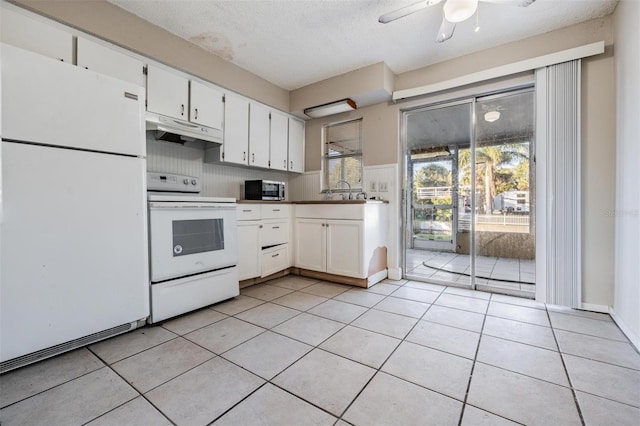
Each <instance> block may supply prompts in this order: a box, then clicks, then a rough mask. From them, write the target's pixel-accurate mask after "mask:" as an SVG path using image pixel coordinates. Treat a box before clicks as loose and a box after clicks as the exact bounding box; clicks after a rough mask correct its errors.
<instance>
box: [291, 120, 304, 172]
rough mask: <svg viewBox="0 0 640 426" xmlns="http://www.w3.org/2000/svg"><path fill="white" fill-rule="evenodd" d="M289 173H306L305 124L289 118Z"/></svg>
mask: <svg viewBox="0 0 640 426" xmlns="http://www.w3.org/2000/svg"><path fill="white" fill-rule="evenodd" d="M289 171H290V172H296V173H302V172H304V122H302V121H299V120H296V119H294V118H289Z"/></svg>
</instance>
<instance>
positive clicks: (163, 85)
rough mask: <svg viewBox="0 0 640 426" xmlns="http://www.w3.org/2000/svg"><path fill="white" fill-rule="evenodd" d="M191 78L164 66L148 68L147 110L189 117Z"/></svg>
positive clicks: (175, 116) (172, 115)
mask: <svg viewBox="0 0 640 426" xmlns="http://www.w3.org/2000/svg"><path fill="white" fill-rule="evenodd" d="M188 102H189V80H188V79H187V78H185V77H182V76H180V75H177V74H174V73H172V72H170V71H165V70H164V69H162V68H158V67H155V66H153V65H149V66H148V68H147V111H151V112H155V113H156V114H161V115H166V116H169V117H173V118H178V119H181V120H185V121H186V120H187V119H188V116H187V114H188Z"/></svg>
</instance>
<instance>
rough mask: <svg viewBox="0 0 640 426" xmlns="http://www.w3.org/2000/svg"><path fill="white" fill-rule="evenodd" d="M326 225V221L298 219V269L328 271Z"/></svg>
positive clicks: (296, 238) (296, 236)
mask: <svg viewBox="0 0 640 426" xmlns="http://www.w3.org/2000/svg"><path fill="white" fill-rule="evenodd" d="M324 224H325V221H324V220H321V219H296V230H295V240H296V244H295V245H296V261H295V265H296V267H298V268H302V269H309V270H312V271H320V272H325V271H326V269H327V267H326V265H327V261H326V258H327V256H326V255H327V249H326V242H325V241H326V238H327V234H326V233H325V227H324Z"/></svg>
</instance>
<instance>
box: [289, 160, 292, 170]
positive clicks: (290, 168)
mask: <svg viewBox="0 0 640 426" xmlns="http://www.w3.org/2000/svg"><path fill="white" fill-rule="evenodd" d="M289 170H293V161H292V162H291V167H289Z"/></svg>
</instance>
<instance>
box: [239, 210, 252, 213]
mask: <svg viewBox="0 0 640 426" xmlns="http://www.w3.org/2000/svg"><path fill="white" fill-rule="evenodd" d="M252 211H253V210H242V213H251V212H252Z"/></svg>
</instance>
